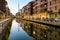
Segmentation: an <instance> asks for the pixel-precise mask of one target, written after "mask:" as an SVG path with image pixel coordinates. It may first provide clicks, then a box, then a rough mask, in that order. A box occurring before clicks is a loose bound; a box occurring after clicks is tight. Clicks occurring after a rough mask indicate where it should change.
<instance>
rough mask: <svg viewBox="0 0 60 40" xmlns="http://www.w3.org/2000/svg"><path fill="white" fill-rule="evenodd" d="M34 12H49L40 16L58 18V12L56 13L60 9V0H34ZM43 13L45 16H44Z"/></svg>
mask: <svg viewBox="0 0 60 40" xmlns="http://www.w3.org/2000/svg"><path fill="white" fill-rule="evenodd" d="M34 1H35V2H34V7H33V9H34V12H35V13H40V12H45V11H46V12H49V13H43V14H41V13H40V14H41V15H40V16H41V17H42V18H46V17H48V18H59V17H60V16H59V15H60V14H58V11H59V10H60V0H34ZM44 15H45V16H44Z"/></svg>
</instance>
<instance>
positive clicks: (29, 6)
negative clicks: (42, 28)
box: [21, 1, 34, 18]
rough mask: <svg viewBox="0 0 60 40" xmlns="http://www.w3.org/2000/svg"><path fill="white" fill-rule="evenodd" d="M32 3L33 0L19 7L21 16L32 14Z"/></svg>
mask: <svg viewBox="0 0 60 40" xmlns="http://www.w3.org/2000/svg"><path fill="white" fill-rule="evenodd" d="M33 3H34V1H31V2H29V3H28V4H27V5H26V6H24V7H23V8H22V9H21V14H22V17H25V18H29V17H30V16H31V15H32V14H33Z"/></svg>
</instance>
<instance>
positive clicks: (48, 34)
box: [17, 20, 60, 40]
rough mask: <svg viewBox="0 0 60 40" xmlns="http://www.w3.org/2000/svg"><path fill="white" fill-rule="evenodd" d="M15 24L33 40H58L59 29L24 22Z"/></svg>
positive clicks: (59, 35)
mask: <svg viewBox="0 0 60 40" xmlns="http://www.w3.org/2000/svg"><path fill="white" fill-rule="evenodd" d="M17 22H19V24H20V26H21V27H22V28H23V29H24V30H25V31H26V32H27V33H28V34H29V35H30V36H32V37H33V39H34V40H60V28H55V27H52V26H47V25H43V24H38V23H34V22H29V21H24V20H17Z"/></svg>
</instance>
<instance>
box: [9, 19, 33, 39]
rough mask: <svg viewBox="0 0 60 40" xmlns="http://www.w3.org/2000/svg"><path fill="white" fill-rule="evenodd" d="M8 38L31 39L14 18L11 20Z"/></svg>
mask: <svg viewBox="0 0 60 40" xmlns="http://www.w3.org/2000/svg"><path fill="white" fill-rule="evenodd" d="M8 40H33V38H32V37H31V36H29V35H28V34H27V33H26V32H25V31H24V30H23V29H22V27H21V26H20V24H19V23H17V22H16V19H14V20H13V21H12V26H11V30H10V35H9V39H8Z"/></svg>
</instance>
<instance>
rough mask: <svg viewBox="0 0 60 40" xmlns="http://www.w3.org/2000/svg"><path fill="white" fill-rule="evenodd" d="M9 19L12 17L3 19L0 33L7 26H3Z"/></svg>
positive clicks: (0, 24)
mask: <svg viewBox="0 0 60 40" xmlns="http://www.w3.org/2000/svg"><path fill="white" fill-rule="evenodd" d="M9 19H10V18H8V19H5V20H3V21H0V33H1V32H2V30H3V29H4V28H5V27H3V25H4V24H6V21H7V20H9Z"/></svg>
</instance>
